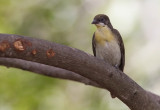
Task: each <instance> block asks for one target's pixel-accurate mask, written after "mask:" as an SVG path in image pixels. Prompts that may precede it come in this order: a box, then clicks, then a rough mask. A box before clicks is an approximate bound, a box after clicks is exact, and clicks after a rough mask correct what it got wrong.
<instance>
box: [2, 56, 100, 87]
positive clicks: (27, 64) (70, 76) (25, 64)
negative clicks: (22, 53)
mask: <svg viewBox="0 0 160 110" xmlns="http://www.w3.org/2000/svg"><path fill="white" fill-rule="evenodd" d="M0 65H4V66H7V67H14V68H19V69H23V70H27V71H31V72H35V73H38V74H41V75H46V76H50V77H54V78H60V79H67V80H72V81H77V82H81V83H84V84H86V85H91V86H95V87H99V88H101V87H100V86H99V85H98V84H97V83H95V82H93V81H91V80H89V79H87V78H85V77H83V76H81V75H79V74H77V73H74V72H71V71H67V70H65V69H61V68H57V67H53V66H49V65H44V64H40V63H36V62H31V61H26V60H21V59H15V58H0Z"/></svg>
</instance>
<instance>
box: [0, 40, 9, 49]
mask: <svg viewBox="0 0 160 110" xmlns="http://www.w3.org/2000/svg"><path fill="white" fill-rule="evenodd" d="M9 47H10V46H9V43H8V42H7V41H3V42H1V43H0V51H1V52H5V51H6V49H7V48H9Z"/></svg>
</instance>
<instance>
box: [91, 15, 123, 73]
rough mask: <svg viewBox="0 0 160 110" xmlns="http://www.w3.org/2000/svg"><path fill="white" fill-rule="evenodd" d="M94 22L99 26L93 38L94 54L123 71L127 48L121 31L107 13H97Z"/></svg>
mask: <svg viewBox="0 0 160 110" xmlns="http://www.w3.org/2000/svg"><path fill="white" fill-rule="evenodd" d="M92 24H94V25H95V26H96V27H97V29H96V31H95V32H94V34H93V38H92V49H93V54H94V56H95V57H97V58H99V59H102V60H104V61H105V62H107V63H109V64H110V65H112V66H114V67H116V68H118V69H119V70H120V71H122V72H123V70H124V65H125V48H124V44H123V40H122V37H121V35H120V33H119V31H118V30H117V29H114V28H113V26H112V24H111V22H110V19H109V17H108V16H107V15H105V14H98V15H96V16H95V17H94V19H93V21H92Z"/></svg>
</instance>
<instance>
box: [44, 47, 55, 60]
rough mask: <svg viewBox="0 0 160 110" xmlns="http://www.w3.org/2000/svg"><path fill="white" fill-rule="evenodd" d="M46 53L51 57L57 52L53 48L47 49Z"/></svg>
mask: <svg viewBox="0 0 160 110" xmlns="http://www.w3.org/2000/svg"><path fill="white" fill-rule="evenodd" d="M46 54H47V57H48V58H51V57H53V56H54V55H55V53H54V51H53V50H52V49H49V50H47V52H46Z"/></svg>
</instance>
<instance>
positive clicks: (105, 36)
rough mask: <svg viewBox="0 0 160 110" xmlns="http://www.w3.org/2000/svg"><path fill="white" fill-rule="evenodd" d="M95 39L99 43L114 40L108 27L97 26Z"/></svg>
mask: <svg viewBox="0 0 160 110" xmlns="http://www.w3.org/2000/svg"><path fill="white" fill-rule="evenodd" d="M95 40H96V42H98V43H100V44H104V43H105V42H106V41H108V42H110V41H112V40H115V38H114V35H113V34H112V32H111V30H110V29H109V28H108V27H99V28H97V30H96V32H95Z"/></svg>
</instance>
